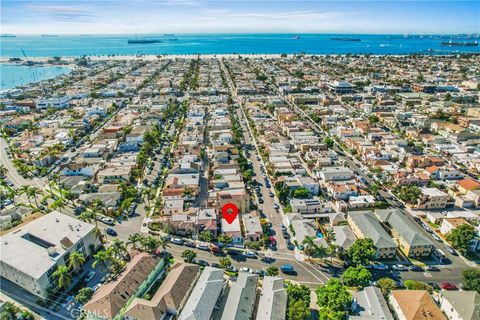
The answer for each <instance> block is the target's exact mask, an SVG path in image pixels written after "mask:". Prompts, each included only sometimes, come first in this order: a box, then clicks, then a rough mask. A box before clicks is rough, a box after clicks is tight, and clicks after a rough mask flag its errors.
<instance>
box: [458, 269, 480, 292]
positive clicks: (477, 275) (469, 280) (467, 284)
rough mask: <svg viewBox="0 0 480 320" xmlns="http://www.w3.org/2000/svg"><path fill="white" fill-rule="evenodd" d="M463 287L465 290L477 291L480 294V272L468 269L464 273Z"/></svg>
mask: <svg viewBox="0 0 480 320" xmlns="http://www.w3.org/2000/svg"><path fill="white" fill-rule="evenodd" d="M462 275H463V285H464V289H465V290H472V291H477V292H478V293H480V270H479V269H467V270H463V271H462Z"/></svg>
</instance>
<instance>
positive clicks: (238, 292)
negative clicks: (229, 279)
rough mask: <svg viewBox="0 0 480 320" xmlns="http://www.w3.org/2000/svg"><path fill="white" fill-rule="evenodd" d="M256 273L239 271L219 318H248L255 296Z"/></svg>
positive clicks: (242, 319)
mask: <svg viewBox="0 0 480 320" xmlns="http://www.w3.org/2000/svg"><path fill="white" fill-rule="evenodd" d="M257 281H258V275H254V274H248V273H245V272H240V273H239V274H238V277H237V279H236V280H235V281H233V283H232V285H231V287H230V291H229V292H228V298H227V301H226V302H225V306H224V308H223V313H222V317H221V318H220V319H221V320H250V319H252V317H253V310H254V307H255V298H256V296H257Z"/></svg>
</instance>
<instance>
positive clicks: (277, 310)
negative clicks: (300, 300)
mask: <svg viewBox="0 0 480 320" xmlns="http://www.w3.org/2000/svg"><path fill="white" fill-rule="evenodd" d="M283 281H284V280H283V279H282V278H277V277H264V278H263V283H262V293H261V294H260V299H259V302H258V308H257V317H256V319H262V320H284V319H285V314H286V312H287V291H286V290H285V288H284V282H283Z"/></svg>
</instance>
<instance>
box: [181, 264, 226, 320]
mask: <svg viewBox="0 0 480 320" xmlns="http://www.w3.org/2000/svg"><path fill="white" fill-rule="evenodd" d="M222 288H223V270H222V269H217V268H212V267H206V268H205V269H204V270H203V272H202V274H201V276H200V278H199V279H198V281H197V284H196V285H195V288H193V290H192V292H191V293H190V297H189V298H188V300H187V302H186V303H185V306H184V308H183V310H182V312H181V313H180V316H179V317H178V320H204V319H210V317H211V316H212V312H213V308H214V307H215V304H216V303H217V300H218V297H219V296H220V293H221V292H222Z"/></svg>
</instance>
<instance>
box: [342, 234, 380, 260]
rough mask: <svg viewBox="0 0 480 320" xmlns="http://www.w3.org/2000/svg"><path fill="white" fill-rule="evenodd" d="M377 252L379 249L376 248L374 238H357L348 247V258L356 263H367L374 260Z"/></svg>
mask: <svg viewBox="0 0 480 320" xmlns="http://www.w3.org/2000/svg"><path fill="white" fill-rule="evenodd" d="M376 253H377V250H376V249H375V245H374V244H373V240H372V239H370V238H366V239H357V240H355V242H354V243H353V245H352V246H351V247H350V248H348V251H347V260H348V261H349V262H350V263H352V264H354V265H358V264H367V263H368V262H370V261H373V259H374V258H375V255H376Z"/></svg>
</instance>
